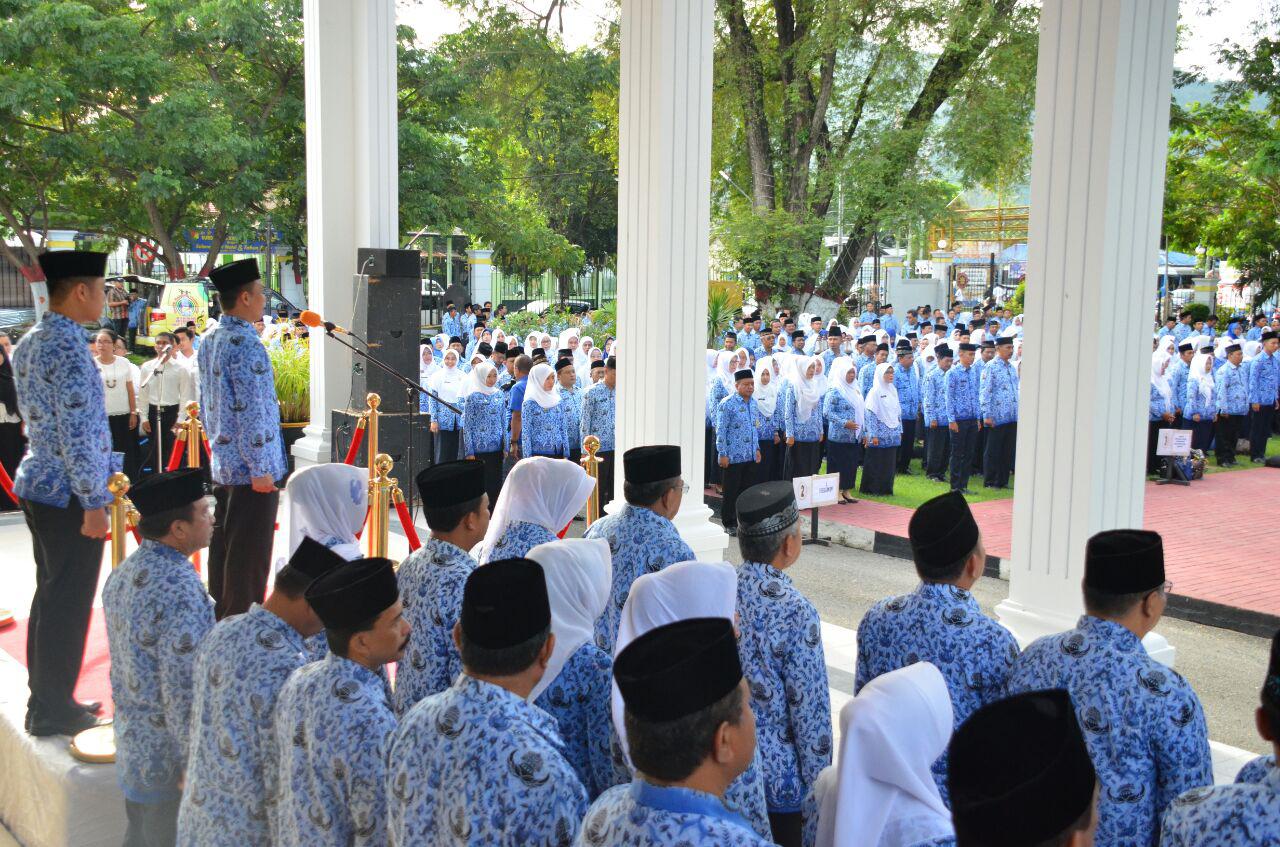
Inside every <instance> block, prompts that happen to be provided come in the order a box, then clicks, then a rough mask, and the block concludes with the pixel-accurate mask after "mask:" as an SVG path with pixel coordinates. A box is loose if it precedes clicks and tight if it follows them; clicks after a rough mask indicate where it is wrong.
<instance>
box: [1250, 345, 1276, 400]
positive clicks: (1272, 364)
mask: <svg viewBox="0 0 1280 847" xmlns="http://www.w3.org/2000/svg"><path fill="white" fill-rule="evenodd" d="M1249 364H1250V368H1249V402H1250V403H1259V404H1261V405H1262V406H1263V407H1264V408H1265V407H1267V406H1274V405H1275V402H1276V394H1277V391H1280V364H1277V363H1276V360H1275V357H1274V356H1270V355H1267V354H1266V353H1259V354H1258V355H1257V356H1255V357H1254V358H1253V360H1252V361H1251V362H1250V363H1249Z"/></svg>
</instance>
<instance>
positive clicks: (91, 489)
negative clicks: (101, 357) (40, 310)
mask: <svg viewBox="0 0 1280 847" xmlns="http://www.w3.org/2000/svg"><path fill="white" fill-rule="evenodd" d="M84 337H85V336H84V330H83V329H81V328H80V324H78V323H76V322H75V321H73V320H71V318H68V317H67V316H66V315H61V314H58V313H57V312H53V311H49V312H45V313H44V317H42V318H40V322H39V323H37V324H36V325H35V326H34V327H32V328H31V330H30V331H29V332H27V334H26V335H24V336H23V337H22V340H21V341H19V342H18V346H17V347H15V348H14V350H13V372H14V382H15V385H16V387H17V391H18V411H19V412H20V413H21V414H22V420H23V422H24V423H25V424H26V428H27V453H26V455H25V456H23V457H22V463H21V464H19V465H18V472H17V473H16V474H15V475H14V478H13V491H14V493H15V494H17V495H18V496H19V497H21V498H22V499H23V500H31V501H32V502H35V503H44V504H45V505H46V506H57V507H59V508H65V507H66V505H67V503H69V502H70V501H71V495H73V494H74V495H75V497H76V499H77V500H79V501H80V505H81V506H82V507H83V508H85V509H101V508H102V507H103V506H106V505H107V504H108V503H110V502H111V500H112V497H111V492H109V491H107V477H109V476H110V475H111V472H112V471H113V470H119V468H120V461H121V460H122V459H123V456H119V455H118V454H116V455H114V456H113V454H112V452H111V430H110V429H108V427H107V399H106V389H104V388H103V386H102V375H101V374H99V373H98V367H97V365H95V364H94V363H93V357H92V356H91V355H89V351H88V349H87V347H86V346H85V341H84Z"/></svg>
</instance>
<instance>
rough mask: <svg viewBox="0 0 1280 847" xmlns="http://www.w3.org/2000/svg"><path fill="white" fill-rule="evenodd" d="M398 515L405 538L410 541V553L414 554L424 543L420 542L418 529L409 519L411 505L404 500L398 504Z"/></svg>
mask: <svg viewBox="0 0 1280 847" xmlns="http://www.w3.org/2000/svg"><path fill="white" fill-rule="evenodd" d="M396 514H397V515H399V516H400V527H401V529H403V530H404V537H405V538H407V539H409V552H410V553H412V552H413V551H414V550H417V549H418V548H419V547H421V546H422V542H421V541H419V540H418V529H417V527H415V526H414V525H413V519H412V518H411V517H409V505H408V504H407V503H405V502H404V500H401V501H400V502H399V503H396Z"/></svg>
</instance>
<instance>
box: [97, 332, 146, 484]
mask: <svg viewBox="0 0 1280 847" xmlns="http://www.w3.org/2000/svg"><path fill="white" fill-rule="evenodd" d="M94 347H95V348H96V350H97V354H96V355H95V356H94V362H95V363H96V364H97V366H98V373H99V374H100V375H101V376H102V386H103V388H104V389H105V391H106V395H107V424H108V425H109V426H110V428H111V449H112V450H114V451H115V452H117V453H123V454H124V472H125V473H126V474H128V476H129V477H130V478H131V479H135V478H136V477H137V468H136V467H135V462H136V459H135V456H136V454H137V444H138V436H137V429H138V395H137V384H136V383H135V382H134V377H133V371H134V367H133V363H132V362H130V361H129V360H128V359H126V358H124V357H123V356H117V355H116V351H115V334H114V333H112V332H108V331H107V330H103V331H102V332H99V333H98V334H97V336H95V337H94Z"/></svg>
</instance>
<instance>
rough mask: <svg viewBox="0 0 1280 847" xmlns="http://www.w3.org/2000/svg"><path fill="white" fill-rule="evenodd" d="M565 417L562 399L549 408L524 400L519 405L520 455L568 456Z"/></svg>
mask: <svg viewBox="0 0 1280 847" xmlns="http://www.w3.org/2000/svg"><path fill="white" fill-rule="evenodd" d="M566 417H567V415H566V414H565V403H564V401H563V400H561V401H560V402H559V403H557V404H555V405H554V406H552V407H551V408H550V409H544V408H542V407H541V406H539V405H538V404H537V403H536V402H534V401H533V400H531V399H530V400H525V401H524V403H523V404H522V405H521V406H520V455H522V456H556V457H559V458H563V457H565V456H568V455H569V436H568V429H567V428H566Z"/></svg>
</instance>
